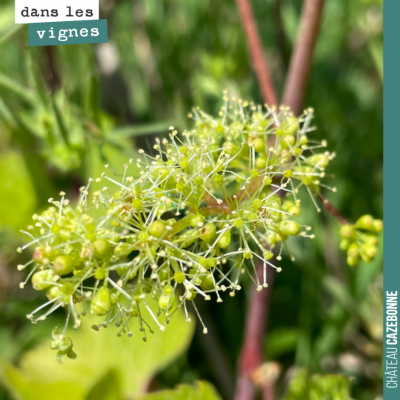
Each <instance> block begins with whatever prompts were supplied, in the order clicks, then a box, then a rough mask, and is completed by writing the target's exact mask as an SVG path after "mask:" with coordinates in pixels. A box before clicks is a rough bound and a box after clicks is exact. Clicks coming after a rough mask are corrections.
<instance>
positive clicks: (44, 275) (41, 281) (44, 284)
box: [32, 269, 58, 290]
mask: <svg viewBox="0 0 400 400" xmlns="http://www.w3.org/2000/svg"><path fill="white" fill-rule="evenodd" d="M57 280H58V275H56V274H55V273H54V271H53V270H52V269H45V270H44V271H39V272H36V273H34V274H33V276H32V286H33V288H34V289H35V290H44V289H47V288H49V287H50V286H53V285H52V283H53V282H56V281H57Z"/></svg>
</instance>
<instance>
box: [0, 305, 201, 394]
mask: <svg viewBox="0 0 400 400" xmlns="http://www.w3.org/2000/svg"><path fill="white" fill-rule="evenodd" d="M149 303H150V304H152V307H153V308H154V309H155V308H156V306H155V302H154V301H149ZM143 315H144V318H145V319H146V321H147V322H148V323H149V324H151V325H154V324H153V323H152V319H151V316H150V315H149V314H148V312H147V311H146V310H144V312H143ZM95 321H97V320H96V318H95V317H91V316H87V317H85V318H84V319H83V324H82V326H81V327H80V328H79V329H78V330H74V331H72V330H71V331H70V332H68V333H67V334H68V336H70V337H71V338H72V339H73V341H74V351H75V352H76V353H77V354H78V357H77V359H76V360H70V359H67V358H65V359H63V364H57V362H56V361H55V353H54V352H52V351H51V350H50V340H48V341H46V342H45V343H43V344H42V345H40V346H38V347H37V348H35V349H34V350H32V351H30V352H28V353H27V354H25V356H24V357H23V358H22V360H21V362H20V367H19V369H15V368H14V367H11V366H9V365H6V366H5V368H3V380H7V381H8V386H9V387H11V388H12V390H13V392H15V393H17V394H18V395H19V396H20V398H21V399H23V400H31V399H34V398H35V397H26V396H28V395H27V394H26V393H27V392H29V391H31V392H32V393H35V394H37V393H39V392H40V390H43V387H48V388H51V387H52V386H55V387H58V386H57V385H60V387H62V385H67V384H71V385H72V389H73V395H72V394H71V391H68V390H65V391H62V390H57V391H56V392H54V393H57V400H71V399H74V400H81V399H82V400H83V399H85V396H86V395H87V394H88V393H89V392H90V391H91V390H94V389H93V387H94V385H95V384H96V383H98V382H99V380H100V379H102V378H103V377H104V376H105V374H107V373H109V371H111V370H113V371H115V374H116V375H117V376H118V380H119V381H120V383H121V392H122V395H123V396H124V397H128V396H134V395H139V394H141V393H143V390H144V388H145V387H146V386H147V384H148V382H149V380H150V379H151V377H152V376H153V375H154V374H155V373H156V372H157V371H159V370H161V369H162V368H164V367H165V366H166V365H168V364H169V363H170V362H171V361H172V360H173V359H174V358H176V357H177V356H178V355H179V354H182V352H183V351H185V349H186V348H187V346H188V345H189V343H190V340H191V338H192V335H193V329H194V323H193V322H192V323H188V322H186V321H185V316H184V314H183V311H182V312H181V311H180V312H177V313H176V314H175V315H174V317H173V318H171V322H170V323H169V324H168V326H167V329H166V330H165V332H160V331H159V330H158V329H156V327H155V326H153V329H154V331H155V333H154V334H152V335H151V334H149V333H147V342H144V341H143V340H142V337H143V334H142V333H141V332H140V331H139V326H138V323H137V321H136V322H135V324H133V326H132V327H131V328H132V332H133V336H132V337H128V336H126V335H123V336H122V337H117V336H116V331H115V329H113V328H112V327H109V328H108V329H102V330H100V331H99V332H93V331H92V329H91V326H92V325H93V323H94V322H95ZM32 329H34V328H33V327H32ZM10 376H11V378H12V379H11V378H10ZM72 389H71V390H72ZM46 390H47V389H46ZM53 396H54V394H53ZM37 398H40V399H43V397H36V399H37ZM53 399H54V397H53Z"/></svg>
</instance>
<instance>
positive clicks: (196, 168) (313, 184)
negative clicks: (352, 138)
mask: <svg viewBox="0 0 400 400" xmlns="http://www.w3.org/2000/svg"><path fill="white" fill-rule="evenodd" d="M190 116H191V117H193V119H194V122H195V125H194V129H193V130H190V131H184V132H183V133H182V134H181V135H178V132H177V131H176V130H175V129H174V128H173V127H171V128H170V131H169V136H168V137H169V138H168V139H163V140H161V141H160V140H156V144H155V145H154V149H155V155H149V154H145V152H144V151H143V150H140V151H139V152H140V153H141V155H142V158H140V159H137V160H129V163H127V164H126V165H125V168H124V171H123V175H122V176H121V175H120V176H119V177H116V176H114V175H113V174H112V173H111V172H109V171H108V169H107V166H105V167H106V172H104V173H103V174H102V175H101V177H99V178H97V179H90V180H89V183H88V185H87V186H86V187H82V188H81V189H80V196H79V200H78V201H77V204H76V206H72V205H71V204H70V202H69V200H67V199H66V198H65V193H64V192H61V193H60V196H61V198H60V199H59V200H55V199H52V198H51V199H49V203H50V204H51V205H50V207H49V208H48V209H47V210H46V211H44V212H43V213H42V214H40V215H34V216H33V220H34V224H33V225H31V226H29V227H28V230H27V231H24V233H26V234H27V235H29V236H30V237H31V238H32V240H31V242H30V243H28V244H26V245H25V246H23V247H22V248H19V249H18V251H19V252H22V251H23V250H24V249H26V248H28V247H30V246H34V247H35V249H34V253H33V257H32V259H31V260H30V261H29V262H28V263H27V264H25V265H19V266H18V269H19V270H23V269H25V268H27V267H29V269H30V272H29V274H28V277H27V279H26V281H25V282H24V283H21V287H24V286H25V285H26V284H27V283H28V282H29V280H30V281H31V283H32V286H33V288H34V289H35V290H39V291H45V293H46V296H47V298H48V301H47V302H45V303H44V304H43V305H41V306H40V307H38V308H37V309H36V310H34V311H33V312H32V313H31V314H29V315H28V318H29V319H30V320H31V321H32V322H34V323H36V322H37V321H40V320H44V319H46V317H47V316H48V315H49V314H51V313H52V312H53V311H55V310H57V309H58V308H60V307H64V308H65V309H66V311H67V319H66V324H65V327H64V330H62V329H60V330H56V331H55V332H54V333H53V336H54V341H53V344H52V347H53V348H54V349H56V350H58V356H59V358H62V356H64V355H67V356H69V357H71V358H73V357H74V356H75V353H74V352H73V351H72V341H71V340H70V339H69V338H67V337H65V330H66V327H67V325H68V323H69V321H73V325H74V327H79V325H80V324H81V320H82V318H83V317H84V316H85V315H86V314H88V313H91V314H94V315H95V316H101V317H102V318H99V322H98V323H97V324H95V325H93V326H92V328H93V329H94V330H99V329H100V328H101V327H106V326H108V325H110V324H113V325H115V326H116V327H117V328H118V330H117V335H118V336H120V335H122V334H127V335H129V336H131V335H132V330H131V329H132V326H133V325H134V324H137V325H138V326H139V328H140V330H141V331H142V333H143V335H144V338H143V339H144V340H146V334H147V332H151V333H152V332H153V330H152V328H151V326H157V327H158V328H159V329H160V330H161V331H163V330H164V329H165V326H166V325H167V324H168V322H169V320H170V318H171V317H172V316H173V314H174V313H175V312H176V311H177V310H178V309H180V308H181V309H183V310H184V312H185V314H186V318H187V320H190V318H189V314H188V311H187V305H188V303H191V304H192V307H193V309H194V311H195V312H196V314H197V316H198V318H199V320H200V322H201V323H202V324H203V322H202V320H201V316H200V314H199V313H198V310H197V307H196V304H195V301H194V300H195V299H198V298H203V299H204V300H212V299H215V300H216V301H217V302H222V297H221V293H222V292H225V291H228V292H229V294H230V296H235V293H236V291H238V290H240V289H241V286H240V283H241V279H242V276H243V275H248V276H249V277H250V279H251V280H253V281H254V283H255V284H256V285H257V290H259V291H261V290H263V288H266V287H267V286H268V271H269V270H270V269H271V268H272V269H275V270H276V271H277V272H280V271H281V268H280V267H279V266H276V265H275V262H274V261H273V257H274V254H275V256H276V260H278V261H279V260H280V259H281V255H282V251H283V249H286V250H287V251H288V248H287V241H288V239H289V238H290V237H292V236H302V237H304V238H311V239H312V238H313V237H314V235H313V234H311V232H310V231H311V227H309V226H302V225H300V224H299V223H298V222H296V221H295V219H296V217H297V216H298V215H299V214H300V210H301V204H300V203H301V202H300V199H298V196H297V195H298V193H299V190H300V189H301V188H304V189H305V190H306V191H308V193H309V194H310V198H311V201H312V202H313V203H314V204H315V206H316V208H317V209H318V210H319V206H318V203H317V200H316V198H317V196H318V193H319V190H320V187H321V186H324V187H325V188H327V189H331V190H334V188H330V187H328V186H326V185H324V184H323V183H322V182H321V179H322V178H324V176H325V168H326V166H327V165H328V163H329V161H330V160H332V159H333V158H334V156H335V154H334V153H330V152H328V151H326V149H325V148H326V146H327V143H326V141H322V142H317V141H313V140H311V139H309V137H308V135H309V133H310V132H311V131H312V130H314V128H313V127H312V125H311V122H312V118H313V110H312V109H307V110H306V111H305V112H304V113H303V115H301V116H300V117H295V116H294V115H293V113H292V112H291V111H290V109H289V108H287V107H283V106H282V107H280V108H279V109H277V108H275V107H268V106H257V105H255V104H253V103H249V102H245V101H242V100H229V99H227V98H224V104H223V106H222V108H221V110H220V112H219V115H218V117H216V118H214V117H213V116H210V115H208V114H206V113H205V112H203V111H201V110H200V109H197V108H196V109H194V110H193V112H192V113H191V114H190ZM132 164H134V165H135V164H136V167H137V168H138V169H139V170H140V175H139V176H138V177H134V176H132V175H131V174H130V170H131V169H132V167H133V166H134V165H132ZM93 187H95V188H93ZM374 224H375V222H374ZM358 225H359V224H358ZM356 228H357V227H356ZM356 228H354V229H353V228H351V227H349V228H348V229H349V230H351V231H352V232H351V233H349V234H348V236H346V237H348V238H349V240H352V239H351V238H353V236H354V235H357V238H358V236H359V233H358V230H357V229H356ZM346 235H347V233H346ZM354 240H358V239H356V236H354ZM351 246H353V244H351V245H350V247H351ZM350 247H349V249H350ZM289 254H290V253H289ZM362 254H363V252H361V255H362ZM290 257H291V259H292V260H294V257H293V256H291V255H290ZM258 263H261V264H262V265H263V274H262V276H260V277H259V276H258V274H257V272H256V264H258ZM149 296H150V297H153V298H155V299H156V300H157V304H158V312H153V311H152V309H151V308H150V307H149V304H148V299H149ZM145 310H147V311H146V315H150V317H147V320H145V317H144V311H145ZM203 328H204V333H207V328H206V327H205V326H204V324H203Z"/></svg>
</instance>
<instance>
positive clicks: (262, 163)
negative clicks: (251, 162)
mask: <svg viewBox="0 0 400 400" xmlns="http://www.w3.org/2000/svg"><path fill="white" fill-rule="evenodd" d="M266 166H267V159H266V158H265V157H257V158H256V167H257V168H258V169H264V168H265V167H266Z"/></svg>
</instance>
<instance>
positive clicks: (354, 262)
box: [347, 256, 360, 267]
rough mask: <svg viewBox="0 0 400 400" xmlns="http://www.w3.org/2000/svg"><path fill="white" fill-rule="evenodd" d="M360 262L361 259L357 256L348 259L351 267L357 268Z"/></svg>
mask: <svg viewBox="0 0 400 400" xmlns="http://www.w3.org/2000/svg"><path fill="white" fill-rule="evenodd" d="M359 262H360V257H359V256H356V257H350V256H348V257H347V264H348V265H350V267H356V266H357V265H358V264H359Z"/></svg>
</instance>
